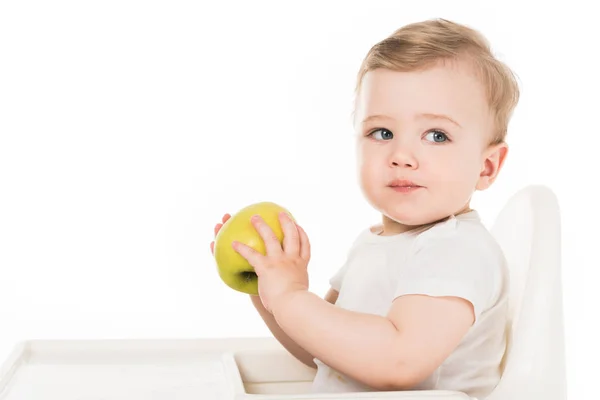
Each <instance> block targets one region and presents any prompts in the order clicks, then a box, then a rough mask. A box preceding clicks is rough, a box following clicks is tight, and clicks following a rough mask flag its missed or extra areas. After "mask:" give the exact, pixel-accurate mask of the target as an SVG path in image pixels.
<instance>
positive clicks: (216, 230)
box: [214, 223, 223, 236]
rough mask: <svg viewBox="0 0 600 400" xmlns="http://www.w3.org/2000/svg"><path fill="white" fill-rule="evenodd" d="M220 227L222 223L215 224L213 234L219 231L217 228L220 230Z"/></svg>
mask: <svg viewBox="0 0 600 400" xmlns="http://www.w3.org/2000/svg"><path fill="white" fill-rule="evenodd" d="M222 227H223V224H220V223H219V224H216V225H215V229H214V231H215V236H217V233H219V230H221V228H222Z"/></svg>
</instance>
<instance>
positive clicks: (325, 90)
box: [0, 0, 600, 398]
mask: <svg viewBox="0 0 600 400" xmlns="http://www.w3.org/2000/svg"><path fill="white" fill-rule="evenodd" d="M485 3H486V5H482V4H480V3H479V2H477V3H476V2H456V1H452V2H441V1H440V2H425V1H424V2H415V1H413V2H399V1H397V2H380V1H379V2H378V1H372V0H369V1H359V2H357V1H354V2H347V1H346V2H343V3H341V2H340V3H335V2H319V3H316V2H314V3H308V2H306V1H303V2H257V1H252V2H247V3H244V2H237V3H230V2H219V3H218V4H219V6H217V5H215V3H213V2H207V3H206V5H200V2H193V1H188V2H183V1H163V2H158V1H138V2H134V1H123V0H120V1H97V2H89V1H86V2H77V1H71V2H67V1H53V2H41V1H40V2H37V3H33V2H28V1H19V2H16V1H11V2H8V1H4V2H2V3H0V360H3V359H5V357H6V356H7V355H8V353H9V352H10V350H11V349H12V346H13V345H14V344H15V343H16V342H17V341H21V340H25V339H41V338H58V339H75V338H165V337H167V338H180V337H185V338H190V337H192V338H196V337H221V336H264V335H268V334H269V332H268V330H267V328H266V327H265V326H264V324H263V322H262V320H261V319H260V317H259V316H258V314H257V313H256V312H255V310H254V309H253V307H252V305H251V303H250V301H249V299H248V298H247V296H245V295H243V294H240V293H237V292H234V291H232V290H230V289H229V288H227V287H225V285H224V284H222V282H221V281H220V280H219V277H218V275H217V272H216V270H215V265H214V263H213V259H212V256H211V254H210V250H209V243H210V241H211V240H212V237H213V226H214V225H215V223H217V222H218V221H219V219H220V218H221V216H222V214H223V213H225V212H230V213H232V212H235V211H236V210H238V209H239V208H241V207H244V206H246V205H248V204H250V203H253V202H257V201H263V200H268V201H275V202H278V203H280V204H282V205H284V206H285V207H287V208H288V209H290V211H291V212H292V213H293V214H294V215H295V216H296V218H297V219H298V220H299V221H300V222H301V223H302V224H303V226H304V227H305V229H306V230H307V232H308V234H309V237H310V239H311V243H312V247H313V255H312V262H311V265H310V274H311V287H312V289H313V290H314V291H315V292H317V293H319V294H323V293H324V292H325V291H326V289H327V280H328V279H329V277H330V276H331V274H332V273H334V272H335V270H336V269H337V268H338V267H339V265H340V264H341V263H342V262H343V260H344V257H345V252H346V250H347V248H348V246H349V244H350V242H351V240H353V238H354V236H355V235H356V233H357V232H358V231H359V230H360V229H362V228H364V226H365V224H368V223H372V222H374V221H377V220H378V216H377V215H376V214H375V213H374V212H373V211H372V210H370V209H369V206H368V205H367V204H366V202H365V201H364V200H363V198H362V197H361V195H360V192H359V190H358V187H357V185H356V177H355V170H354V168H355V166H354V152H353V151H354V147H353V141H352V135H353V132H352V126H351V124H350V112H351V104H352V90H353V88H354V83H355V81H354V79H355V75H356V72H357V70H358V67H359V65H360V62H361V61H362V58H363V56H364V55H365V53H366V52H367V51H368V49H369V48H370V47H371V46H372V45H373V44H374V43H376V42H377V41H379V40H381V39H382V38H384V37H385V36H387V35H388V34H390V33H391V32H392V31H393V30H395V29H397V28H398V27H400V26H401V25H403V24H406V23H410V22H414V21H418V20H422V19H427V18H433V17H444V18H448V19H453V20H455V21H457V22H462V23H465V24H468V25H470V26H472V27H474V28H477V29H479V30H481V31H482V32H483V33H484V34H485V35H486V36H487V38H488V39H489V40H490V41H491V42H492V44H493V46H494V50H495V51H496V53H497V55H498V56H499V57H500V58H501V59H503V60H504V61H506V62H507V63H508V64H509V65H510V66H511V67H512V68H513V69H514V70H515V72H516V73H517V75H518V76H519V80H520V84H521V90H522V99H521V102H520V104H519V106H518V109H517V111H516V113H515V116H514V119H513V122H512V124H511V127H510V133H509V136H508V141H509V144H510V146H511V150H510V156H509V159H508V161H507V163H506V166H505V169H504V170H503V171H502V174H501V177H500V179H499V181H498V182H497V184H496V185H495V186H494V187H493V188H491V189H490V190H488V191H486V192H481V193H478V194H477V195H476V197H475V200H474V203H473V205H474V206H475V207H476V208H477V209H478V210H479V211H480V213H481V215H482V216H483V218H484V219H485V222H486V224H491V223H492V222H493V219H494V217H495V215H496V214H497V212H498V211H499V210H500V208H501V207H502V205H503V204H504V202H505V201H506V200H507V199H508V197H509V196H511V195H512V194H513V193H514V192H516V191H517V190H519V189H520V188H522V187H524V186H525V185H528V184H544V185H548V186H550V187H551V188H552V189H553V190H554V191H555V193H556V194H557V195H558V198H559V201H560V203H561V207H562V219H563V235H564V236H563V242H562V244H563V253H564V258H563V261H564V264H563V266H564V272H563V276H564V281H563V284H564V303H565V313H566V315H565V318H566V335H567V361H568V380H569V382H568V383H569V389H568V390H569V395H570V398H578V397H581V398H583V396H584V395H586V394H589V393H590V392H591V391H592V390H593V389H594V388H595V384H596V382H597V379H596V376H595V374H594V371H597V364H596V357H597V356H598V354H599V345H598V338H599V337H600V328H599V326H600V325H599V324H597V320H596V318H597V315H598V311H597V309H596V308H595V307H594V306H597V305H598V304H599V303H598V300H597V299H596V298H594V297H593V296H592V291H596V292H597V286H598V282H597V280H598V278H599V274H598V267H600V263H599V262H598V257H597V256H596V249H597V243H596V239H597V234H596V229H597V226H598V222H600V221H599V218H598V215H597V205H598V200H599V197H598V195H597V193H598V191H597V189H596V188H595V187H594V184H595V183H597V182H598V181H599V180H598V178H597V174H596V167H597V164H598V158H597V154H598V150H597V149H598V142H597V139H598V135H599V134H600V131H599V128H598V124H597V118H598V117H597V114H598V104H599V102H598V91H599V90H600V82H599V78H598V72H597V71H599V70H600V63H599V62H598V58H597V55H596V54H595V52H597V49H598V45H597V38H598V37H600V29H599V28H598V25H597V24H596V20H595V19H594V18H593V15H594V13H593V12H591V9H590V8H588V6H585V5H584V3H583V2H582V3H581V4H577V2H574V1H569V2H560V3H558V4H557V5H553V6H549V5H546V4H544V5H543V6H528V5H527V4H529V3H527V2H522V1H521V2H515V4H509V3H507V2H485ZM488 7H489V8H488ZM523 7H525V8H523ZM527 7H530V8H527ZM589 7H591V6H589ZM0 362H1V361H0Z"/></svg>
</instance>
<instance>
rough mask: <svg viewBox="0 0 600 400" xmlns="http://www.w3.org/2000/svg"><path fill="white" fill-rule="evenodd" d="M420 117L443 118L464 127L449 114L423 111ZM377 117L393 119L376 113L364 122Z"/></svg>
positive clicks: (364, 121) (364, 122)
mask: <svg viewBox="0 0 600 400" xmlns="http://www.w3.org/2000/svg"><path fill="white" fill-rule="evenodd" d="M418 117H419V118H425V119H443V120H446V121H449V122H451V123H453V124H454V125H456V126H458V127H459V128H462V126H460V124H459V123H458V122H456V121H455V120H454V119H452V118H450V117H449V116H447V115H445V114H435V113H421V114H419V115H418ZM376 119H393V118H391V117H389V116H387V115H381V114H375V115H370V116H368V117H367V118H365V119H364V120H363V122H362V123H363V124H366V123H367V122H370V121H372V120H376Z"/></svg>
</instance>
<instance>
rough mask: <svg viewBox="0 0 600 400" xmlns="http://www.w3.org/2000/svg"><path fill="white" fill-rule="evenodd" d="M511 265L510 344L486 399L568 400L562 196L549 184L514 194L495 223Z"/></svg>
mask: <svg viewBox="0 0 600 400" xmlns="http://www.w3.org/2000/svg"><path fill="white" fill-rule="evenodd" d="M491 231H492V233H493V234H494V236H495V237H496V239H497V240H498V242H499V244H500V246H501V247H502V248H503V250H504V252H505V256H506V259H507V261H508V268H509V271H510V295H509V309H510V311H509V314H510V321H509V324H508V326H507V335H508V348H507V351H506V354H505V359H504V361H503V374H502V378H501V380H500V383H499V384H498V386H497V387H496V389H495V390H494V391H493V392H492V393H491V394H490V395H489V396H488V397H487V398H486V400H564V399H566V373H565V355H564V335H563V329H564V327H563V309H562V285H561V225H560V214H559V207H558V201H557V198H556V196H555V195H554V193H553V192H552V191H551V190H550V189H549V188H547V187H545V186H540V185H532V186H527V187H525V188H524V189H521V190H520V191H519V192H517V193H516V194H515V195H514V196H513V197H512V198H510V199H509V200H508V202H507V204H506V205H505V207H504V208H503V209H502V210H501V212H500V213H499V214H498V217H497V218H496V221H495V223H494V225H493V226H492V229H491Z"/></svg>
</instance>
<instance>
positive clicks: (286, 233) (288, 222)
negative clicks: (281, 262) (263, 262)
mask: <svg viewBox="0 0 600 400" xmlns="http://www.w3.org/2000/svg"><path fill="white" fill-rule="evenodd" d="M279 222H280V223H281V228H282V230H283V251H285V252H286V253H287V254H291V255H298V253H300V241H299V239H298V228H297V227H296V224H295V223H294V221H292V219H291V218H290V217H289V215H288V214H286V213H285V212H282V213H280V214H279Z"/></svg>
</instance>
